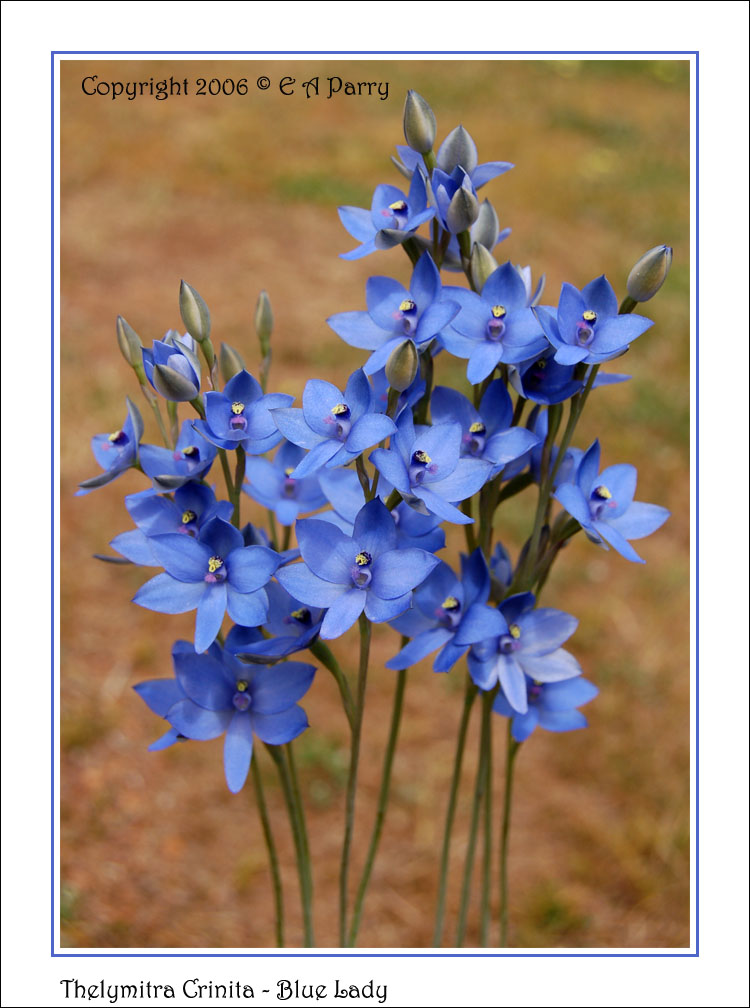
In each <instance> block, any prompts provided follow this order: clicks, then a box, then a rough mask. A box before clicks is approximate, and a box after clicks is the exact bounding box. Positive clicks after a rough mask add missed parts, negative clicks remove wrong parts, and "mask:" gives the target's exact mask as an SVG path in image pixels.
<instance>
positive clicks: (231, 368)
mask: <svg viewBox="0 0 750 1008" xmlns="http://www.w3.org/2000/svg"><path fill="white" fill-rule="evenodd" d="M219 367H220V368H221V376H222V378H223V379H224V382H225V383H226V382H228V381H229V379H230V378H234V376H235V375H236V374H239V373H240V371H244V370H245V362H244V361H243V359H242V358H241V357H240V355H239V354H238V353H237V351H236V350H235V349H234V347H231V346H229V344H228V343H222V344H221V350H220V351H219Z"/></svg>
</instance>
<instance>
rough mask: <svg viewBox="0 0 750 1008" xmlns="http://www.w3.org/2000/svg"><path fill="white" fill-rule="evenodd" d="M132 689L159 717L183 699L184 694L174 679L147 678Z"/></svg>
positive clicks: (163, 715)
mask: <svg viewBox="0 0 750 1008" xmlns="http://www.w3.org/2000/svg"><path fill="white" fill-rule="evenodd" d="M133 689H134V690H135V692H136V693H137V694H138V696H139V697H140V698H141V700H143V701H144V703H147V704H148V706H149V707H150V708H151V710H152V711H153V712H154V714H158V715H159V717H166V716H167V711H168V710H169V709H170V707H173V706H174V705H175V704H176V703H179V701H180V700H184V699H185V694H184V693H183V692H182V690H181V689H180V686H179V684H178V683H177V682H176V681H175V680H174V679H148V680H147V681H146V682H142V683H138V685H137V686H134V687H133Z"/></svg>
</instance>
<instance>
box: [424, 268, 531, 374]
mask: <svg viewBox="0 0 750 1008" xmlns="http://www.w3.org/2000/svg"><path fill="white" fill-rule="evenodd" d="M445 291H446V296H447V297H449V298H450V299H451V300H452V301H456V302H458V304H459V305H460V306H461V311H460V312H459V314H458V315H457V316H456V317H455V318H454V319H453V321H452V322H451V325H450V327H449V329H448V330H447V331H446V333H444V335H443V337H442V341H443V344H444V346H445V347H446V349H447V350H448V351H449V352H450V353H452V354H453V355H454V356H455V357H463V358H467V359H468V362H469V363H468V365H467V368H466V377H467V378H468V379H469V381H470V382H471V383H472V385H477V384H478V383H479V382H481V381H484V379H485V378H486V377H487V376H488V375H490V374H492V372H493V371H494V369H495V368H496V367H497V365H498V364H501V363H503V364H516V363H518V362H520V361H526V360H529V358H531V357H536V356H538V355H539V354H540V353H542V352H543V351H544V350H546V349H547V348H548V345H549V344H548V342H547V338H546V337H545V335H544V331H543V329H542V326H541V325H540V324H539V322H538V320H537V319H536V317H535V315H534V312H533V311H532V309H531V308H529V306H528V293H527V290H526V284H525V283H524V280H523V278H522V277H521V276H520V274H519V272H518V270H517V269H516V268H515V266H513V265H512V263H510V262H506V263H504V264H503V265H502V266H500V267H498V269H496V270H495V272H494V273H491V274H490V276H489V277H488V279H487V281H486V283H485V285H484V287H483V288H482V293H481V295H480V294H475V293H474V292H473V291H469V290H465V289H464V288H462V287H446V289H445Z"/></svg>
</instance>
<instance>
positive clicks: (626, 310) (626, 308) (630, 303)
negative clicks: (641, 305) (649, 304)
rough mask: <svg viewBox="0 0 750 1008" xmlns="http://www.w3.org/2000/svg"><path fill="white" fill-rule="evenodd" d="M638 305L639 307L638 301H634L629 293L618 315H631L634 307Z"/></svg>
mask: <svg viewBox="0 0 750 1008" xmlns="http://www.w3.org/2000/svg"><path fill="white" fill-rule="evenodd" d="M637 307H638V302H637V301H634V300H633V298H632V297H631V296H630V295H629V294H628V295H626V297H625V298H624V299H623V302H622V304H621V305H620V309H619V311H618V313H617V314H618V315H629V314H630V313H631V312H632V310H633V309H634V308H637Z"/></svg>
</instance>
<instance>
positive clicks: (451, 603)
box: [440, 595, 461, 611]
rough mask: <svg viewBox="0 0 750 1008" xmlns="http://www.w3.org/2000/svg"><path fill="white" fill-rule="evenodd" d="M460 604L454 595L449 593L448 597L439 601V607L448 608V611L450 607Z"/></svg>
mask: <svg viewBox="0 0 750 1008" xmlns="http://www.w3.org/2000/svg"><path fill="white" fill-rule="evenodd" d="M460 605H461V603H460V602H459V601H458V599H457V598H456V597H455V595H449V596H448V598H447V599H446V600H445V601H444V602H441V604H440V608H441V609H448V610H449V611H450V610H452V609H458V607H459V606H460Z"/></svg>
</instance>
